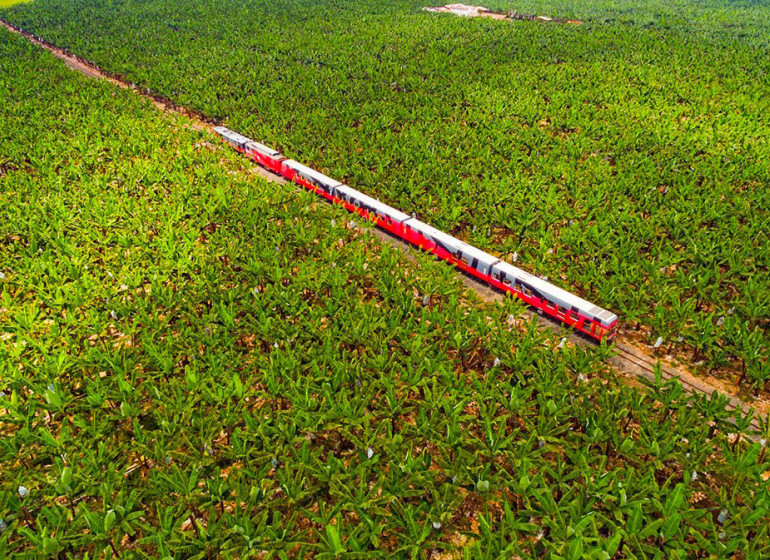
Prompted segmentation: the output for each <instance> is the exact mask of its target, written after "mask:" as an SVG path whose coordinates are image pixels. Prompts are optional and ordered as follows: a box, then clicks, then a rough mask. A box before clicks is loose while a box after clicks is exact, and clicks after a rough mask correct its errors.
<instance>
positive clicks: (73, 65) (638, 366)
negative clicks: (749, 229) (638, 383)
mask: <svg viewBox="0 0 770 560" xmlns="http://www.w3.org/2000/svg"><path fill="white" fill-rule="evenodd" d="M0 26H2V27H4V28H6V29H7V30H9V31H11V32H12V33H15V34H18V35H21V36H23V37H25V38H26V39H28V40H29V41H31V42H32V43H34V44H35V45H38V46H39V47H41V48H43V49H45V50H47V51H49V52H50V53H52V54H53V55H54V56H55V57H57V58H59V59H61V60H62V61H63V62H64V64H65V65H66V66H67V67H68V68H70V69H71V70H73V71H76V72H80V73H82V74H84V75H86V76H88V77H90V78H93V79H99V80H107V81H109V82H110V83H112V84H113V85H115V86H117V87H121V88H124V89H131V90H133V91H134V92H136V93H137V94H138V95H140V96H142V97H144V98H146V99H149V100H150V101H151V102H152V103H153V104H154V105H155V106H156V107H157V108H158V109H159V110H161V111H168V112H177V113H180V114H183V115H185V116H187V117H188V118H191V119H193V120H194V121H195V128H199V129H206V130H211V129H212V128H213V125H212V124H211V123H210V122H208V120H207V119H206V118H205V117H203V116H202V115H198V114H195V113H194V112H191V111H189V110H187V109H186V108H184V107H179V106H177V105H175V104H174V103H173V102H171V101H170V100H168V99H164V98H160V97H158V96H154V95H151V94H149V93H148V92H147V91H143V90H141V89H140V88H138V87H137V86H136V85H135V84H131V83H128V82H126V81H124V80H122V79H120V77H119V76H114V75H110V74H109V73H107V72H104V71H103V70H101V69H100V68H98V67H97V66H95V65H93V64H91V63H90V62H88V61H86V60H83V59H81V58H78V57H76V56H73V55H71V54H70V53H68V52H67V51H65V50H63V49H60V48H58V47H56V46H55V45H52V44H50V43H47V42H46V41H44V40H42V39H41V38H39V37H36V36H34V35H32V34H31V33H28V32H26V31H24V30H22V29H19V28H17V27H16V26H14V25H11V24H9V23H7V22H5V21H3V20H1V19H0ZM255 170H256V172H257V173H258V174H259V175H261V176H262V177H264V178H266V179H267V180H269V181H273V182H277V183H281V184H283V185H286V184H288V183H287V181H286V180H285V179H284V178H283V177H281V176H280V175H277V174H275V173H272V172H270V171H268V170H266V169H264V168H262V167H258V166H255ZM296 190H297V191H298V192H299V191H300V190H302V189H299V188H297V189H296ZM373 231H374V232H375V235H376V236H377V237H378V238H379V239H380V240H382V241H384V242H387V243H389V244H391V245H394V246H397V247H398V248H399V249H400V250H402V251H403V252H404V253H405V254H406V256H407V259H409V260H411V261H413V262H416V261H417V259H416V257H415V256H414V248H413V247H412V246H410V245H408V244H407V243H406V242H404V241H402V240H400V239H398V238H396V237H394V236H392V235H390V234H388V233H387V232H385V231H384V230H380V229H374V230H373ZM460 272H461V274H462V276H463V277H464V278H463V282H464V284H465V285H466V286H467V287H468V288H470V289H471V290H473V291H474V292H475V293H476V294H477V295H478V296H479V297H480V298H481V299H482V300H484V301H488V302H492V301H500V300H502V298H503V297H504V294H503V293H502V292H500V291H497V290H495V289H493V288H491V287H490V286H489V285H487V284H484V283H482V282H480V281H479V280H477V279H476V278H474V277H473V276H471V275H470V274H467V273H464V272H462V271H460ZM530 313H531V314H532V315H535V314H537V315H538V318H539V321H540V323H541V324H542V325H543V326H544V327H546V328H551V329H553V330H555V331H558V330H561V328H562V326H561V325H560V324H556V323H555V322H554V321H553V320H551V319H549V318H547V317H545V316H543V315H541V314H538V313H535V312H534V311H530ZM569 338H570V341H571V342H573V343H575V344H578V345H581V346H595V345H596V342H595V341H592V340H588V339H587V338H585V337H583V336H580V335H579V334H572V335H570V337H569ZM614 348H615V349H616V351H617V352H616V354H615V355H614V356H612V357H611V358H610V360H609V363H610V365H611V366H613V367H614V368H615V369H616V370H618V371H620V372H621V373H624V374H629V375H634V376H637V377H641V378H644V379H647V380H648V381H652V382H654V381H655V371H656V367H658V368H659V369H660V372H661V376H662V378H663V379H666V380H668V379H678V380H679V382H680V383H681V384H682V386H683V387H684V389H685V390H686V391H688V392H690V393H696V394H706V395H710V394H712V393H713V392H714V391H717V392H719V393H720V394H722V395H724V396H725V397H726V398H727V399H728V404H727V407H728V409H729V410H731V411H734V412H735V413H736V415H748V414H753V417H752V419H751V427H752V429H753V430H754V431H755V432H756V434H760V433H762V431H763V427H764V429H766V428H767V417H766V415H762V414H761V413H758V412H756V411H755V410H754V407H752V406H751V405H750V404H749V403H746V402H744V401H742V400H741V399H739V398H737V397H736V396H734V395H730V394H726V393H725V392H724V391H720V390H719V389H718V388H716V387H714V386H712V385H710V384H708V383H707V382H705V381H701V380H699V379H695V378H694V377H693V376H692V375H691V374H689V373H687V372H684V371H678V370H676V369H674V368H672V367H670V366H668V365H666V364H664V363H662V362H661V361H660V360H658V359H656V358H655V357H653V356H650V355H647V354H644V353H642V352H641V351H640V350H638V349H636V348H634V347H632V346H630V345H629V344H627V343H626V342H624V341H622V340H616V341H615V343H614ZM750 437H752V439H755V440H758V439H759V435H755V436H750Z"/></svg>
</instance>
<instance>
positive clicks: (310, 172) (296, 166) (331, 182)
mask: <svg viewBox="0 0 770 560" xmlns="http://www.w3.org/2000/svg"><path fill="white" fill-rule="evenodd" d="M283 164H284V165H285V166H286V167H288V168H289V169H293V170H294V171H296V172H297V173H300V174H301V175H304V176H305V177H308V178H309V179H313V180H314V181H316V182H318V183H320V184H322V185H324V186H325V187H327V188H337V187H340V186H342V183H340V182H339V181H337V180H336V179H332V178H331V177H329V176H327V175H324V174H323V173H321V172H320V171H316V170H315V169H313V168H311V167H308V166H307V165H303V164H301V163H300V162H298V161H294V160H293V159H287V160H286V161H284V162H283Z"/></svg>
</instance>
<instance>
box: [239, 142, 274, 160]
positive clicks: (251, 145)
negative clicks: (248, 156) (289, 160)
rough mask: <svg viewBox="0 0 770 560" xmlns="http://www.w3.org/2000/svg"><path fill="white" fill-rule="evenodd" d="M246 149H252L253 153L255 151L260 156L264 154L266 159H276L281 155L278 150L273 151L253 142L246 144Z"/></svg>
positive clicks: (268, 147)
mask: <svg viewBox="0 0 770 560" xmlns="http://www.w3.org/2000/svg"><path fill="white" fill-rule="evenodd" d="M246 149H247V150H248V149H252V150H254V151H257V152H259V153H261V154H265V155H266V156H268V157H278V156H280V155H281V152H279V151H278V150H274V149H273V148H271V147H270V146H265V145H264V144H261V143H259V142H254V141H253V140H252V141H250V142H249V143H248V144H246Z"/></svg>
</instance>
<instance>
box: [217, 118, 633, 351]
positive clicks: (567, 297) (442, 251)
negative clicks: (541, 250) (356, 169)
mask: <svg viewBox="0 0 770 560" xmlns="http://www.w3.org/2000/svg"><path fill="white" fill-rule="evenodd" d="M214 132H216V133H217V134H218V135H219V136H220V137H221V138H222V140H223V141H224V142H225V143H226V144H228V145H229V146H231V147H232V148H234V149H235V150H237V151H239V152H241V153H243V154H245V155H246V156H248V157H249V158H251V159H252V160H253V161H255V162H256V163H257V164H259V165H260V166H262V167H264V168H265V169H267V170H269V171H271V172H273V173H275V174H277V175H280V176H282V177H284V178H285V179H286V180H288V181H291V182H293V183H296V184H298V185H300V186H302V187H305V188H306V189H309V190H311V191H313V192H314V193H316V194H318V195H319V196H322V197H323V198H325V199H327V200H328V201H330V202H332V203H334V204H339V205H341V206H344V207H345V208H346V209H347V210H349V211H350V212H353V213H355V214H358V215H360V216H361V217H363V218H365V219H367V220H369V221H371V222H373V223H374V224H375V225H376V226H377V227H379V228H381V229H383V230H385V231H387V232H389V233H391V234H392V235H394V236H396V237H398V238H400V239H403V240H405V241H407V242H408V243H410V244H412V245H415V246H417V247H420V248H422V249H424V250H425V251H428V252H430V253H433V254H434V255H436V256H437V257H439V258H440V259H443V260H445V261H447V262H449V263H451V264H453V265H455V266H457V267H458V268H460V269H461V270H463V271H465V272H467V273H468V274H470V275H472V276H474V277H476V278H478V279H480V280H482V281H483V282H485V283H487V284H489V285H491V286H493V287H495V288H497V289H498V290H501V291H504V292H508V293H510V294H513V295H514V296H515V297H517V298H519V299H521V300H523V301H524V302H526V303H527V304H529V305H531V306H532V307H534V308H536V309H537V310H538V312H539V313H541V314H546V315H548V316H550V317H553V318H554V319H556V320H558V321H560V322H562V323H564V324H566V325H568V326H569V327H571V328H573V329H574V330H576V331H578V332H580V333H583V334H584V335H586V336H588V337H590V338H592V339H594V340H597V341H602V340H605V341H611V340H612V339H613V338H614V337H615V334H616V327H617V322H618V317H617V315H615V314H614V313H612V312H610V311H608V310H606V309H603V308H601V307H599V306H598V305H595V304H593V303H591V302H589V301H586V300H584V299H582V298H580V297H578V296H576V295H574V294H571V293H569V292H567V291H566V290H563V289H561V288H559V287H557V286H554V285H553V284H551V283H550V282H548V281H546V280H543V279H542V278H538V277H537V276H534V275H532V274H529V273H528V272H526V271H524V270H522V269H520V268H518V267H516V266H513V265H512V264H510V263H508V262H505V261H503V260H501V259H499V258H497V257H494V256H493V255H490V254H489V253H485V252H484V251H482V250H480V249H478V248H476V247H473V246H472V245H469V244H468V243H465V242H464V241H461V240H460V239H457V238H455V237H453V236H451V235H449V234H447V233H445V232H443V231H440V230H438V229H436V228H434V227H432V226H430V225H428V224H426V223H425V222H422V221H420V220H418V219H417V218H416V217H414V216H410V215H408V214H405V213H404V212H401V211H400V210H396V209H395V208H392V207H390V206H388V205H387V204H384V203H382V202H380V201H379V200H376V199H374V198H372V197H370V196H367V195H366V194H364V193H362V192H359V191H357V190H356V189H354V188H352V187H349V186H347V185H344V184H342V183H341V182H339V181H336V180H334V179H332V178H331V177H328V176H326V175H324V174H323V173H320V172H318V171H316V170H315V169H311V168H310V167H308V166H306V165H303V164H301V163H299V162H298V161H294V160H293V159H289V158H287V157H285V156H283V155H282V154H281V153H280V152H279V151H278V150H274V149H273V148H270V147H268V146H265V145H264V144H261V143H259V142H255V141H254V140H251V139H250V138H247V137H245V136H243V135H241V134H238V133H237V132H234V131H232V130H230V129H228V128H226V127H224V126H217V127H214Z"/></svg>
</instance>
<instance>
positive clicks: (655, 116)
mask: <svg viewBox="0 0 770 560" xmlns="http://www.w3.org/2000/svg"><path fill="white" fill-rule="evenodd" d="M424 4H425V2H418V1H416V0H415V1H408V0H405V1H397V0H368V1H356V2H348V1H338V0H335V1H331V0H323V1H320V2H302V1H297V0H284V1H278V2H275V1H269V2H268V1H264V0H251V1H246V2H238V3H233V2H227V1H225V0H205V1H203V2H201V1H192V0H177V1H173V2H171V1H169V0H148V1H144V2H130V3H127V2H97V1H94V0H35V2H32V3H30V4H26V5H22V6H17V7H15V8H13V9H11V10H8V11H5V12H3V17H4V18H6V19H8V20H9V21H12V22H14V23H16V24H18V25H20V26H21V27H23V28H24V29H26V30H29V31H32V32H34V33H36V34H38V35H41V36H43V37H44V38H46V39H48V40H50V41H52V42H54V43H55V44H57V45H60V46H64V47H67V48H69V49H70V50H71V51H73V52H75V53H76V54H78V55H81V56H83V57H85V58H87V59H89V60H92V61H95V62H96V63H97V64H98V65H100V66H101V67H103V68H105V69H107V70H109V71H112V72H115V73H118V74H121V75H124V76H126V77H127V78H128V79H129V80H131V81H133V82H136V83H138V84H141V85H142V86H143V87H146V88H148V90H150V91H152V92H154V93H157V94H160V95H163V96H167V97H169V98H171V99H172V100H174V101H176V102H178V103H180V104H182V105H184V106H187V107H190V108H193V109H195V110H197V111H200V112H202V113H204V114H206V115H208V116H210V117H212V118H214V119H217V120H219V121H224V122H225V123H226V124H227V125H228V126H230V127H231V128H234V129H236V130H238V131H240V132H243V133H244V134H247V135H248V136H250V137H253V138H257V139H260V140H263V141H265V142H267V143H269V144H271V145H273V146H275V147H277V148H279V149H281V150H283V151H284V152H285V153H288V154H290V155H291V156H293V157H296V158H297V159H300V160H302V161H306V162H308V163H310V164H311V165H314V166H316V167H317V168H320V169H322V170H324V171H325V172H327V173H328V174H330V175H331V176H333V177H336V178H339V179H340V180H342V181H345V182H348V183H349V184H351V185H352V186H354V187H356V188H358V189H360V190H362V191H364V192H368V193H370V194H373V195H375V196H378V197H380V198H382V199H383V200H385V201H387V202H390V203H392V204H393V205H395V206H396V207H398V208H400V209H402V210H404V211H406V212H410V213H411V212H415V213H417V215H418V216H419V217H421V218H422V219H424V220H426V221H428V222H429V223H432V224H433V225H436V226H437V227H440V228H442V229H445V230H447V231H450V232H451V233H454V234H456V235H458V236H460V237H462V238H464V239H466V240H469V241H471V242H472V243H474V244H476V245H478V246H480V247H481V248H483V249H485V250H487V251H489V252H492V253H496V254H498V255H500V256H503V257H505V258H508V259H509V260H512V259H513V255H514V253H516V254H517V257H518V262H519V264H520V265H521V266H522V267H524V268H525V269H528V270H529V271H530V272H534V273H537V274H541V275H544V276H547V277H548V278H550V279H551V280H552V281H555V282H556V283H558V284H561V285H563V286H564V287H567V288H569V289H571V290H573V291H575V292H577V293H579V294H580V295H583V296H585V297H586V298H587V299H590V300H592V301H595V302H596V303H598V304H599V305H601V306H603V307H606V308H608V309H611V310H613V311H615V312H616V313H617V314H618V315H620V316H621V318H622V319H623V320H624V324H625V326H626V328H627V329H628V330H630V331H631V333H630V335H631V336H634V337H637V338H639V339H640V340H642V341H644V342H646V343H652V342H654V341H656V340H657V339H658V338H659V337H660V338H662V340H663V348H664V349H665V350H667V351H668V352H673V353H677V354H678V355H680V356H681V357H683V358H686V359H687V360H688V361H694V362H699V363H700V364H701V367H702V369H703V371H704V372H713V371H717V372H718V371H722V370H725V369H730V370H732V371H734V372H736V374H735V376H736V377H740V378H741V381H746V382H748V385H747V386H750V387H753V388H754V390H762V389H763V387H765V385H766V383H767V381H768V379H770V366H768V347H770V344H768V343H769V342H770V335H768V328H770V320H769V317H770V297H769V296H768V294H770V280H769V279H770V275H768V252H769V251H770V243H768V235H767V224H768V220H769V219H770V215H769V212H768V210H769V206H770V196H768V185H769V183H770V145H769V144H768V141H767V139H768V137H770V111H768V108H769V107H768V106H769V103H768V99H770V81H769V79H768V75H770V72H769V70H770V52H769V51H770V24H768V22H769V21H770V8H768V6H767V4H763V3H750V4H744V3H733V2H727V3H725V2H721V1H710V2H667V1H657V2H638V1H636V0H624V1H621V2H591V3H579V2H533V1H528V2H524V3H519V2H515V3H513V2H506V1H495V2H493V3H490V4H488V5H489V7H491V8H495V9H503V10H509V9H516V10H518V11H520V12H522V13H534V14H539V13H545V14H548V15H555V16H558V15H560V16H566V17H575V18H578V19H581V20H584V24H583V25H560V24H555V23H553V24H546V23H532V22H526V21H518V22H513V23H511V22H498V21H491V20H465V19H462V18H457V17H454V16H451V15H435V14H429V13H425V12H421V11H420V10H419V8H420V6H422V5H424ZM428 4H429V3H428ZM140 21H141V25H140V24H138V22H140Z"/></svg>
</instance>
